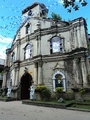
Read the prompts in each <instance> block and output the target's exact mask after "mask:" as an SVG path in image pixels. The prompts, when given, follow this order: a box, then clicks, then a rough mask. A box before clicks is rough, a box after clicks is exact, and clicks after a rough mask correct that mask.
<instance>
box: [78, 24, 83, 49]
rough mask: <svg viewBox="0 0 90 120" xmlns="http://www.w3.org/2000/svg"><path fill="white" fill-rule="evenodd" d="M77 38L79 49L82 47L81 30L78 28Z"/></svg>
mask: <svg viewBox="0 0 90 120" xmlns="http://www.w3.org/2000/svg"><path fill="white" fill-rule="evenodd" d="M77 36H78V43H79V47H82V40H81V28H80V26H78V27H77Z"/></svg>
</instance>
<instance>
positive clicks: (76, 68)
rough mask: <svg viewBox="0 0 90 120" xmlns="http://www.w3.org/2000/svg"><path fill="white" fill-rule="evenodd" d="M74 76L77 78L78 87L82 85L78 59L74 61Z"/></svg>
mask: <svg viewBox="0 0 90 120" xmlns="http://www.w3.org/2000/svg"><path fill="white" fill-rule="evenodd" d="M74 72H75V73H74V76H75V82H76V85H77V86H78V85H80V75H79V74H80V73H79V65H78V58H77V59H75V61H74Z"/></svg>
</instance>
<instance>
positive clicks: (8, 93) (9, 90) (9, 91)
mask: <svg viewBox="0 0 90 120" xmlns="http://www.w3.org/2000/svg"><path fill="white" fill-rule="evenodd" d="M7 97H8V98H10V97H11V88H10V87H8V90H7Z"/></svg>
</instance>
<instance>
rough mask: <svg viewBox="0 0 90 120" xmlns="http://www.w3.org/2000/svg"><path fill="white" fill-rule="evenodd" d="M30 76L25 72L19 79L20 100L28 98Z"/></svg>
mask: <svg viewBox="0 0 90 120" xmlns="http://www.w3.org/2000/svg"><path fill="white" fill-rule="evenodd" d="M31 81H32V76H31V75H30V74H29V73H28V72H26V73H24V74H23V76H22V77H21V100H23V99H29V98H30V90H29V88H30V86H31V84H32V83H31Z"/></svg>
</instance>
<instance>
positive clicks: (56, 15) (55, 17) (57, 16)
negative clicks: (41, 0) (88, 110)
mask: <svg viewBox="0 0 90 120" xmlns="http://www.w3.org/2000/svg"><path fill="white" fill-rule="evenodd" d="M51 17H52V18H53V19H56V20H62V18H61V16H60V15H59V14H56V13H54V12H52V13H51Z"/></svg>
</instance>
